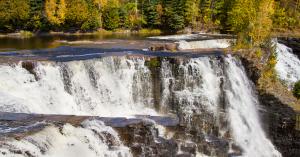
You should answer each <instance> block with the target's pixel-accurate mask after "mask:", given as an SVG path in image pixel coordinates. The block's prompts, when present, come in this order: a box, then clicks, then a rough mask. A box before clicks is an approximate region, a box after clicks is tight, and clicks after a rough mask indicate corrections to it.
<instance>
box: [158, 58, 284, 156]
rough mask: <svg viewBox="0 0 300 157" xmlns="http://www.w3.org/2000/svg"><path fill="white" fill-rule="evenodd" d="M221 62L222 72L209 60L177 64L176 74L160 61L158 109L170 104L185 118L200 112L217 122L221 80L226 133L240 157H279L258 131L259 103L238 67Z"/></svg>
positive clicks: (236, 63) (231, 62)
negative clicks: (240, 149) (229, 134)
mask: <svg viewBox="0 0 300 157" xmlns="http://www.w3.org/2000/svg"><path fill="white" fill-rule="evenodd" d="M224 62H225V63H224V64H225V65H224V66H225V67H224V69H225V71H223V69H222V66H220V64H221V62H220V61H218V60H216V59H213V58H209V57H204V58H196V59H190V60H189V61H187V62H184V61H181V63H180V64H179V67H178V70H177V71H174V70H173V71H172V66H171V65H170V63H169V62H168V61H164V62H163V65H162V82H163V93H162V95H163V96H162V105H164V104H169V103H166V102H169V101H171V100H173V102H172V103H173V104H174V103H175V104H178V105H179V107H178V108H179V109H180V110H182V111H181V112H183V113H184V114H185V115H186V116H187V117H188V118H190V116H191V115H192V114H194V113H196V114H199V113H200V112H203V110H208V111H209V112H211V113H213V115H214V117H215V118H217V117H218V116H219V111H220V107H221V106H218V105H219V104H220V103H222V102H221V101H220V98H221V97H222V95H221V93H222V92H221V91H222V90H223V89H222V88H221V80H222V79H225V80H226V81H225V83H224V84H225V87H224V90H225V91H224V93H225V95H226V100H227V104H226V106H227V110H228V111H227V115H228V119H229V123H230V130H231V134H232V138H233V140H234V142H235V143H236V144H237V145H238V146H240V147H241V148H242V149H243V151H244V153H243V156H249V157H252V156H256V157H270V156H277V157H278V156H281V155H280V153H279V152H278V151H277V150H276V149H275V147H274V146H273V144H272V143H271V141H270V140H269V139H267V137H266V135H265V133H264V131H263V129H262V127H261V124H260V119H259V116H258V113H257V112H258V111H257V107H258V105H259V102H258V99H257V97H256V95H255V93H254V90H253V87H252V84H251V82H250V81H249V79H248V78H247V76H246V73H245V71H244V69H243V67H242V64H241V63H240V62H239V61H238V60H237V59H235V58H234V57H231V56H228V57H225V61H224ZM174 73H177V76H175V74H174ZM172 93H173V94H172ZM176 101H178V102H176ZM177 110H178V109H177ZM211 120H212V121H213V119H211Z"/></svg>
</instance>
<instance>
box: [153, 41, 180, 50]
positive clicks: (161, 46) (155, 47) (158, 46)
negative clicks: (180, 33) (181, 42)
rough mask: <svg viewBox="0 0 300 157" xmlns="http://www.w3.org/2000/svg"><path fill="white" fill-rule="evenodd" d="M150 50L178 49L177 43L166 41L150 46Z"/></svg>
mask: <svg viewBox="0 0 300 157" xmlns="http://www.w3.org/2000/svg"><path fill="white" fill-rule="evenodd" d="M149 50H150V51H172V52H173V51H176V50H178V49H177V45H176V44H175V43H164V44H155V45H152V46H151V47H150V48H149Z"/></svg>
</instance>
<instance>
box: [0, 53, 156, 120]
mask: <svg viewBox="0 0 300 157" xmlns="http://www.w3.org/2000/svg"><path fill="white" fill-rule="evenodd" d="M144 62H145V61H144V59H127V58H125V57H117V58H115V57H107V58H103V59H94V60H89V61H73V62H66V63H54V62H38V63H37V65H36V67H35V73H36V74H35V75H37V78H38V79H36V78H35V76H34V75H33V74H31V73H30V72H29V71H27V70H26V69H24V68H22V66H21V63H20V64H17V65H13V66H12V65H1V66H0V76H1V77H0V110H1V111H6V112H25V113H44V114H75V115H97V116H131V115H134V114H146V115H147V114H152V115H155V114H156V112H155V111H154V109H153V103H152V92H151V91H152V85H151V74H150V71H149V69H148V68H147V67H146V66H145V65H144Z"/></svg>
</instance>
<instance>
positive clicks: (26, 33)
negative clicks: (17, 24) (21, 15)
mask: <svg viewBox="0 0 300 157" xmlns="http://www.w3.org/2000/svg"><path fill="white" fill-rule="evenodd" d="M20 36H21V38H31V37H33V36H34V34H33V33H32V32H30V31H24V30H21V31H20Z"/></svg>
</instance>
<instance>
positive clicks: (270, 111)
mask: <svg viewBox="0 0 300 157" xmlns="http://www.w3.org/2000/svg"><path fill="white" fill-rule="evenodd" d="M241 60H242V62H243V64H244V67H245V69H246V71H247V74H248V76H249V78H251V79H252V81H253V82H254V83H255V84H257V83H258V79H259V78H260V76H261V71H260V69H259V68H258V67H257V65H256V64H255V63H254V62H253V61H251V60H249V59H247V58H245V57H244V58H243V57H242V59H241ZM258 98H259V101H260V105H261V106H260V115H261V118H262V125H263V127H264V129H265V130H266V133H267V135H268V136H269V138H270V139H271V140H272V142H273V143H274V145H275V146H276V147H277V149H278V150H279V151H280V152H281V154H282V155H283V156H284V157H295V156H300V149H299V148H300V142H299V141H300V132H299V131H297V130H296V129H295V126H296V111H295V110H293V109H292V108H291V107H289V106H288V104H286V103H284V102H283V101H281V100H280V99H279V98H278V97H276V96H275V95H274V94H272V93H269V92H267V91H266V90H258Z"/></svg>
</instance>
